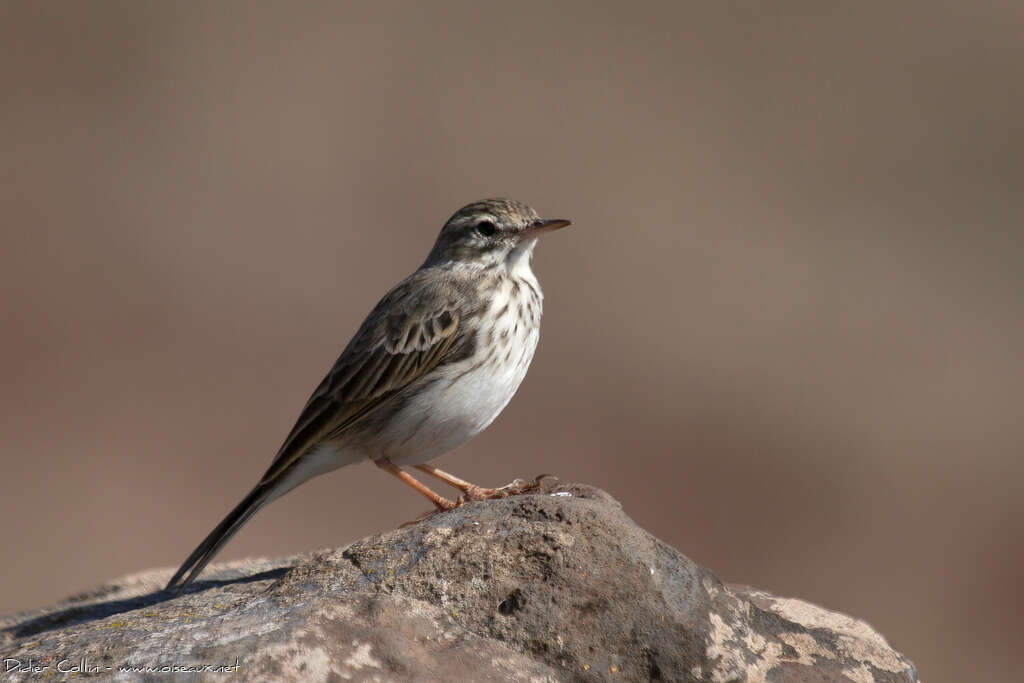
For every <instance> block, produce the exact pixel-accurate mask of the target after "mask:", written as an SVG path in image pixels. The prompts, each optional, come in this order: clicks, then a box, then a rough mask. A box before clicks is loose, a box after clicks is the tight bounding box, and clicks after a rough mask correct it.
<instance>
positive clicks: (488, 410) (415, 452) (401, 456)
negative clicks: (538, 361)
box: [386, 329, 539, 465]
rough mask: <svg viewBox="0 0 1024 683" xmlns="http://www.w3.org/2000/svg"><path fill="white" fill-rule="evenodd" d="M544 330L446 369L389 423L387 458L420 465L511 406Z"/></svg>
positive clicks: (400, 462)
mask: <svg viewBox="0 0 1024 683" xmlns="http://www.w3.org/2000/svg"><path fill="white" fill-rule="evenodd" d="M538 338H539V330H537V329H533V330H530V331H528V332H527V333H526V334H524V335H523V336H522V337H520V338H519V339H518V340H516V343H512V344H505V345H502V344H499V345H496V346H494V347H493V348H491V349H490V351H488V352H484V351H483V350H481V351H479V352H478V353H476V354H475V355H474V356H473V357H471V358H468V359H466V360H464V361H461V362H459V363H453V364H452V365H450V366H448V367H446V368H444V372H443V373H442V374H441V376H440V377H439V378H437V379H436V380H434V381H433V382H432V383H431V384H430V385H429V386H428V387H425V388H424V389H423V390H422V391H419V392H417V393H416V395H415V397H414V398H413V399H411V400H410V401H409V403H408V404H407V405H406V406H405V407H404V408H403V409H402V410H401V411H400V412H399V413H398V414H396V415H395V416H394V419H393V420H392V421H390V423H389V428H388V431H389V435H388V436H389V438H387V439H386V442H387V444H388V448H387V451H388V453H387V457H389V458H390V459H391V461H392V462H394V463H396V464H406V465H412V464H419V463H423V462H427V461H429V460H432V459H434V458H436V457H438V456H440V455H442V454H444V453H447V452H448V451H451V450H454V449H455V448H458V447H459V446H461V445H462V444H464V443H466V442H467V441H469V440H470V439H472V438H473V437H474V436H476V435H477V434H479V433H480V432H481V431H483V430H484V429H485V428H486V427H487V426H488V425H489V424H491V422H493V421H494V419H495V418H496V417H498V415H499V414H500V413H501V411H502V410H503V409H504V408H505V406H506V405H508V402H509V401H510V400H511V399H512V396H513V395H514V394H515V393H516V390H517V389H518V388H519V385H520V383H521V382H522V381H523V377H525V376H526V371H527V369H528V368H529V367H530V361H531V360H532V359H533V353H534V351H535V350H536V348H537V340H538Z"/></svg>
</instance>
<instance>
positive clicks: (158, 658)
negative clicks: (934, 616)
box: [0, 483, 917, 682]
mask: <svg viewBox="0 0 1024 683" xmlns="http://www.w3.org/2000/svg"><path fill="white" fill-rule="evenodd" d="M169 576H170V570H156V571H149V572H144V573H141V574H136V575H134V576H130V577H127V578H124V579H120V580H118V581H115V582H113V583H110V584H108V585H105V586H102V587H100V588H98V589H96V590H94V591H91V592H89V593H85V594H82V595H77V596H74V597H71V598H69V599H67V600H65V601H64V602H62V603H60V604H58V605H56V606H54V607H50V608H47V609H43V610H39V611H37V612H33V613H28V614H22V615H18V616H15V617H12V618H8V619H5V620H4V621H3V622H2V624H0V625H2V627H3V631H2V633H3V640H2V641H0V642H2V650H3V652H4V655H3V656H4V657H5V662H4V671H5V676H6V677H9V678H11V679H13V680H31V679H35V678H37V677H39V676H42V675H44V674H46V673H50V674H51V675H52V674H57V677H56V678H57V680H59V679H60V678H61V677H62V676H63V674H62V673H61V669H63V670H65V671H66V670H67V669H69V668H72V667H80V673H81V674H86V675H87V674H98V675H103V676H104V677H108V676H113V678H115V679H117V680H140V679H141V680H160V681H166V680H174V679H176V678H181V679H186V680H197V677H196V674H195V672H194V670H193V671H190V672H181V673H179V674H178V675H177V676H175V675H173V673H172V675H170V676H169V675H168V673H166V672H165V671H160V669H161V668H162V667H173V666H179V667H182V666H184V667H194V668H199V669H200V672H201V675H200V677H199V679H200V680H205V679H218V680H219V679H224V678H228V677H233V676H231V675H230V674H226V673H225V672H224V671H223V670H218V669H216V667H224V666H230V667H235V666H236V663H237V668H236V669H232V672H233V673H238V674H241V675H242V676H243V679H242V680H283V681H326V680H331V681H337V680H379V681H405V680H424V681H427V680H457V681H562V680H648V679H651V680H666V681H857V682H860V681H916V680H917V674H916V672H915V670H914V666H913V665H912V664H911V663H910V661H909V660H908V659H906V658H905V657H903V656H902V655H900V654H899V653H897V652H896V651H894V650H893V649H891V648H890V647H889V646H888V645H887V644H886V642H885V640H884V639H883V638H882V636H880V635H879V634H878V633H876V632H875V631H874V630H872V628H871V627H870V626H868V625H867V624H865V623H864V622H861V621H857V620H856V619H852V618H850V617H847V616H845V615H842V614H838V613H836V612H830V611H828V610H824V609H822V608H820V607H815V606H814V605H811V604H808V603H806V602H803V601H800V600H793V599H787V598H778V597H775V596H772V595H769V594H768V593H764V592H762V591H758V590H754V589H750V588H744V587H737V586H728V585H724V584H723V583H722V582H721V581H719V580H718V579H717V578H716V577H715V576H714V575H713V574H712V573H711V572H710V571H708V570H706V569H703V568H701V567H699V566H697V565H696V564H694V563H693V562H691V561H690V560H688V559H687V558H686V557H684V556H683V555H682V554H680V553H679V552H678V551H677V550H675V549H673V548H671V547H669V546H667V545H665V544H664V543H662V542H661V541H659V540H658V539H656V538H654V537H653V536H651V535H650V534H648V533H647V532H646V531H644V530H643V529H641V528H639V527H637V526H636V524H634V523H633V521H632V520H630V519H629V518H628V517H627V516H626V515H625V514H624V513H623V512H622V509H621V507H620V505H619V504H618V503H617V502H616V501H615V500H613V499H612V498H611V497H609V496H608V495H607V494H606V493H604V492H603V491H600V490H598V489H594V488H591V487H588V486H583V485H577V484H562V485H558V484H554V483H548V484H546V485H545V486H544V487H543V488H542V489H541V490H540V491H538V492H536V493H534V494H527V495H522V496H517V497H513V498H506V499H503V500H494V501H487V502H483V503H471V504H467V505H465V506H463V507H461V508H458V509H456V510H454V511H451V512H447V513H439V514H435V515H433V516H431V517H428V518H427V519H425V520H424V521H421V522H419V523H416V524H413V525H409V526H406V527H403V528H401V529H398V530H396V531H392V532H389V533H386V534H382V535H379V536H374V537H371V538H367V539H364V540H362V541H358V542H356V543H353V544H352V545H350V546H348V547H347V548H344V549H340V550H329V551H323V552H318V553H313V554H307V555H300V556H297V557H293V558H287V559H284V560H279V561H273V562H269V561H246V562H241V563H234V564H223V565H218V566H214V567H212V568H210V569H208V570H207V572H206V573H205V574H204V575H203V578H202V579H201V580H200V581H198V582H197V583H196V584H193V585H192V586H190V587H189V589H188V590H187V591H186V592H184V593H182V594H179V595H175V594H171V593H167V592H164V591H162V590H161V587H162V586H163V584H164V582H166V581H167V579H168V578H169ZM26 666H29V667H31V666H36V667H40V670H39V671H37V672H36V673H34V674H33V673H28V672H24V671H23V672H19V670H18V668H19V667H22V668H24V667H26ZM132 666H136V667H147V666H149V667H154V668H155V669H157V670H156V671H151V672H150V673H148V674H147V673H145V671H137V670H136V671H121V670H120V669H121V668H122V667H132ZM204 666H208V667H210V668H208V669H205V670H203V669H202V668H201V667H204ZM44 667H45V668H44ZM30 670H31V669H30ZM68 675H70V674H68Z"/></svg>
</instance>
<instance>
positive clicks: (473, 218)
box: [427, 199, 569, 267]
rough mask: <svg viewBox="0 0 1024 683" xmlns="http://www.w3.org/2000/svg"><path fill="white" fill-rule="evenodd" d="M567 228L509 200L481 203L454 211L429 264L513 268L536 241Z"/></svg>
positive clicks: (527, 259)
mask: <svg viewBox="0 0 1024 683" xmlns="http://www.w3.org/2000/svg"><path fill="white" fill-rule="evenodd" d="M567 225H569V221H567V220H562V219H554V220H545V219H543V218H540V217H539V216H538V215H537V212H536V211H534V210H533V209H532V208H530V207H529V206H527V205H526V204H523V203H522V202H517V201H515V200H512V199H484V200H482V201H479V202H474V203H472V204H468V205H466V206H464V207H462V208H461V209H459V210H458V211H456V212H455V213H454V214H453V215H452V217H451V218H449V219H448V222H447V223H445V224H444V227H443V228H441V234H439V235H438V236H437V241H436V242H435V243H434V248H433V249H432V250H431V252H430V256H429V257H427V263H428V264H440V263H445V262H457V263H468V264H476V265H482V266H491V265H500V264H502V263H505V264H507V265H508V266H510V267H512V266H515V265H516V264H517V263H519V262H520V260H521V259H523V258H526V262H527V263H528V262H529V257H530V255H531V254H532V253H533V247H534V245H535V244H536V243H537V238H538V237H539V236H540V235H542V234H543V233H545V232H551V231H552V230H558V229H559V228H564V227H565V226H567Z"/></svg>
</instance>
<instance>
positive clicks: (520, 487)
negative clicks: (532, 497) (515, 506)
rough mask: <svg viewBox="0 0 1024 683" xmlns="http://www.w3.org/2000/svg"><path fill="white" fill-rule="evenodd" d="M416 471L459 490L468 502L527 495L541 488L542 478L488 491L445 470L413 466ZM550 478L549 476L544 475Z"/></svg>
mask: <svg viewBox="0 0 1024 683" xmlns="http://www.w3.org/2000/svg"><path fill="white" fill-rule="evenodd" d="M413 467H415V468H416V469H418V470H419V471H421V472H426V473H427V474H429V475H430V476H432V477H437V478H438V479H440V480H441V481H443V482H444V483H446V484H448V485H449V486H452V487H454V488H457V489H458V490H460V491H462V493H463V494H464V495H465V497H466V500H489V499H491V498H505V497H506V496H514V495H516V494H519V493H526V492H527V491H532V490H534V489H536V488H538V487H539V486H540V480H541V478H542V477H538V478H537V479H536V480H535V481H533V483H530V482H526V481H523V480H522V479H516V480H515V481H513V482H512V483H511V484H506V485H505V486H502V487H500V488H496V489H487V488H484V487H482V486H477V485H476V484H471V483H469V482H468V481H466V480H465V479H459V478H458V477H456V476H455V475H453V474H448V473H447V472H445V471H444V470H439V469H437V468H436V467H432V466H430V465H413ZM542 476H548V475H542Z"/></svg>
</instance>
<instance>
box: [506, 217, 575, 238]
mask: <svg viewBox="0 0 1024 683" xmlns="http://www.w3.org/2000/svg"><path fill="white" fill-rule="evenodd" d="M567 225H572V223H571V222H570V221H567V220H564V219H561V218H554V219H551V220H540V221H537V222H536V223H534V224H533V225H531V226H530V227H529V228H527V229H526V230H523V231H522V232H521V233H519V241H520V242H522V241H523V240H528V239H533V238H535V237H540V236H541V235H543V234H544V233H546V232H552V231H554V230H559V229H561V228H564V227H565V226H567Z"/></svg>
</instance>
